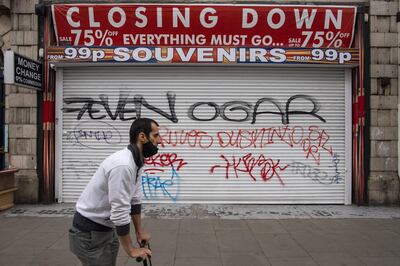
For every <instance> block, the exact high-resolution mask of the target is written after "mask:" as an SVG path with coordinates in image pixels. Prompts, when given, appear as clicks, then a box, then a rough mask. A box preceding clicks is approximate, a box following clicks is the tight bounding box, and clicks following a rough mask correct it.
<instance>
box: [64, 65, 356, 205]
mask: <svg viewBox="0 0 400 266" xmlns="http://www.w3.org/2000/svg"><path fill="white" fill-rule="evenodd" d="M346 73H347V72H346V70H345V69H342V68H298V67H273V68H268V67H254V66H246V67H236V66H235V67H220V66H219V67H210V66H203V67H197V66H196V67H194V66H190V67H189V66H179V67H173V66H168V67H162V66H161V67H159V66H145V67H143V66H141V67H73V68H64V69H60V70H59V73H58V77H59V81H58V82H59V85H60V86H58V89H59V91H58V92H59V96H58V103H57V107H56V108H57V114H58V119H59V121H58V128H57V132H58V134H59V135H60V136H61V135H62V139H61V138H59V139H60V143H59V145H58V148H57V152H56V154H60V157H59V158H58V164H57V165H58V167H57V178H58V180H59V183H58V184H59V188H58V191H59V195H58V198H59V201H63V202H74V201H76V200H77V198H78V197H79V195H80V193H81V191H82V190H83V188H84V186H85V185H86V184H87V182H88V180H89V179H90V178H91V176H92V175H93V173H94V172H95V170H96V168H97V166H98V165H99V164H100V163H101V161H102V160H103V159H104V158H105V157H107V156H108V155H109V154H111V153H112V152H114V151H117V150H119V149H121V148H124V147H126V145H127V144H128V135H129V133H128V132H129V127H130V124H131V123H132V121H133V119H135V118H136V117H150V118H153V119H155V120H156V121H158V122H159V124H160V126H161V128H160V133H161V136H162V139H163V143H162V145H161V147H160V153H159V154H158V155H156V156H154V157H153V158H151V159H149V160H147V164H146V168H145V171H144V174H143V176H142V187H143V192H144V195H145V201H147V202H160V203H161V202H163V203H166V202H179V203H227V204H235V203H243V204H247V203H257V204H306V203H318V204H321V203H331V204H332V203H339V204H343V203H349V200H348V198H349V194H350V192H349V191H350V190H349V188H350V179H349V174H350V172H349V171H350V169H349V167H348V165H345V164H347V163H345V162H346V161H349V162H351V158H350V157H349V155H346V154H349V149H351V145H350V142H349V138H350V136H349V135H348V133H345V132H350V130H351V125H350V124H349V122H350V120H349V114H350V109H349V104H346V103H348V102H349V100H350V99H349V97H350V93H349V92H350V88H348V87H347V86H348V85H347V84H348V83H349V76H348V75H347V74H346ZM346 110H347V113H346ZM346 145H347V149H346ZM346 167H347V171H346Z"/></svg>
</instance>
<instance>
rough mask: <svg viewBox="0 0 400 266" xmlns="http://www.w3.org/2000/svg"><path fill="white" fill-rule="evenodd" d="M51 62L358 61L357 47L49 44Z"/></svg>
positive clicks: (346, 62) (333, 62) (350, 64)
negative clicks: (62, 45)
mask: <svg viewBox="0 0 400 266" xmlns="http://www.w3.org/2000/svg"><path fill="white" fill-rule="evenodd" d="M47 59H48V60H49V62H82V63H85V62H104V63H106V62H118V63H219V64H242V63H245V64H248V63H262V64H328V65H332V64H333V65H346V66H347V65H349V66H352V65H357V64H358V60H359V51H358V49H354V48H353V49H332V48H329V49H320V48H318V49H309V48H304V49H294V48H270V49H269V48H256V47H250V48H232V47H168V48H162V47H155V48H154V47H113V48H105V47H73V46H72V47H49V48H48V49H47Z"/></svg>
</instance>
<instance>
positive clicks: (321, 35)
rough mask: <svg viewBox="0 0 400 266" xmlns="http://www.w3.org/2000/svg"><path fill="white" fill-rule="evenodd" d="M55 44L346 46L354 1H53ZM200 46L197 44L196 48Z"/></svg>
mask: <svg viewBox="0 0 400 266" xmlns="http://www.w3.org/2000/svg"><path fill="white" fill-rule="evenodd" d="M52 13H53V20H54V26H55V33H56V40H57V45H58V46H85V47H167V48H173V47H208V48H209V49H211V48H213V49H214V48H216V47H235V48H238V47H268V49H271V48H291V49H293V48H311V49H323V48H332V49H340V48H350V47H351V45H352V42H353V38H354V28H355V20H356V7H354V6H321V5H246V4H244V5H237V4H234V5H233V4H226V5H223V4H201V5H200V4H193V5H191V4H55V5H53V6H52ZM200 51H201V50H200Z"/></svg>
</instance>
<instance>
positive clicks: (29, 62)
mask: <svg viewBox="0 0 400 266" xmlns="http://www.w3.org/2000/svg"><path fill="white" fill-rule="evenodd" d="M42 78H43V76H42V63H40V62H38V61H35V60H33V59H30V58H27V57H25V56H22V55H19V54H17V53H14V52H13V51H11V50H10V51H6V52H5V54H4V83H6V84H14V85H18V86H24V87H28V88H31V89H36V90H42V84H43V80H42Z"/></svg>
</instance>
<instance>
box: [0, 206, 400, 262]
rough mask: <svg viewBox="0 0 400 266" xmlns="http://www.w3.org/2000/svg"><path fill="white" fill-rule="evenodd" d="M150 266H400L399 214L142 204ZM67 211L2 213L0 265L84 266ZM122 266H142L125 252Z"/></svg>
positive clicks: (386, 209) (339, 209) (390, 209)
mask: <svg viewBox="0 0 400 266" xmlns="http://www.w3.org/2000/svg"><path fill="white" fill-rule="evenodd" d="M143 209H144V211H143V227H144V228H145V229H146V230H147V231H148V232H150V233H151V235H152V240H151V248H152V252H153V258H152V262H153V263H152V265H153V266H258V265H260V266H264V265H294V266H301V265H307V266H308V265H350V266H353V265H354V266H357V265H379V266H380V265H384V266H386V265H400V208H399V207H357V206H340V205H337V206H336V205H333V206H328V205H283V206H278V205H198V204H193V205H177V204H174V205H163V204H157V205H155V204H154V205H152V204H145V206H144V208H143ZM73 213H74V206H73V205H70V204H52V205H17V206H15V207H13V208H11V209H9V210H6V211H3V212H0V265H7V266H8V265H12V266H14V265H80V263H79V261H78V260H77V259H76V258H75V257H74V255H73V254H72V253H70V252H69V248H68V234H67V232H68V229H69V226H70V224H71V220H72V215H73ZM117 263H118V265H143V264H142V263H137V262H136V261H135V260H134V259H130V258H128V257H127V255H126V254H125V252H124V251H123V250H122V249H121V248H120V252H119V255H118V261H117Z"/></svg>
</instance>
